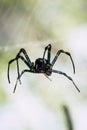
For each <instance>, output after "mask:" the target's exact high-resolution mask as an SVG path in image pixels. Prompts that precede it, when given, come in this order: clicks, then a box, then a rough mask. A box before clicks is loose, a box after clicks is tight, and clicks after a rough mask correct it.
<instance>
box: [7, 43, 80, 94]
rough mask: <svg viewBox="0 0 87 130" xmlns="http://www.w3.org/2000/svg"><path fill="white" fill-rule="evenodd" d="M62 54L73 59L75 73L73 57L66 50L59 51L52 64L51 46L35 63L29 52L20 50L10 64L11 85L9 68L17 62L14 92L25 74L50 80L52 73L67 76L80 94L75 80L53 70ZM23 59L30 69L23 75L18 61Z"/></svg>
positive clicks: (47, 47)
mask: <svg viewBox="0 0 87 130" xmlns="http://www.w3.org/2000/svg"><path fill="white" fill-rule="evenodd" d="M46 51H47V58H45V54H46ZM21 53H23V54H24V56H22V55H21ZM61 53H64V54H66V55H68V56H69V57H70V59H71V62H72V65H73V71H74V73H75V65H74V62H73V59H72V57H71V54H70V53H69V52H65V51H64V50H58V51H57V53H56V55H55V57H54V59H53V60H52V62H50V59H51V44H49V45H48V46H46V47H45V50H44V54H43V57H42V58H38V59H36V60H35V63H34V62H31V60H30V58H29V56H28V54H27V52H26V51H25V49H24V48H22V49H20V51H19V53H18V54H17V55H16V57H15V58H14V59H12V60H10V61H9V63H8V72H7V74H8V81H9V83H10V77H9V68H10V64H11V63H12V62H14V61H16V62H17V72H18V77H17V81H16V84H15V87H14V91H13V92H15V90H16V86H17V83H18V81H19V82H20V83H21V81H20V78H21V76H22V75H23V74H24V73H25V72H32V73H43V74H44V75H45V76H46V77H47V78H49V76H51V74H52V72H54V73H57V74H61V75H64V76H66V77H67V78H68V79H69V80H71V81H72V83H73V84H74V86H75V87H76V89H77V90H78V92H80V90H79V89H78V87H77V86H76V84H75V83H74V81H73V79H72V78H71V77H70V76H68V75H67V74H66V73H64V72H61V71H58V70H54V69H52V68H53V66H54V64H55V62H56V60H57V58H58V57H59V55H60V54H61ZM19 59H21V60H22V61H23V62H24V63H25V64H26V65H27V66H28V68H29V69H25V70H23V71H22V72H21V73H20V72H19V64H18V60H19Z"/></svg>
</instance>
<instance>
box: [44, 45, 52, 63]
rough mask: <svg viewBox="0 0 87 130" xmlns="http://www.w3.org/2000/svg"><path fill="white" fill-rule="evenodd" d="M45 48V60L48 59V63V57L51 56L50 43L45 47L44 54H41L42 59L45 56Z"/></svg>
mask: <svg viewBox="0 0 87 130" xmlns="http://www.w3.org/2000/svg"><path fill="white" fill-rule="evenodd" d="M47 50H48V53H47V61H48V63H50V58H51V44H49V45H48V46H46V47H45V50H44V54H43V59H44V57H45V54H46V51H47Z"/></svg>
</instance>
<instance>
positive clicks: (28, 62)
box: [7, 48, 32, 83]
mask: <svg viewBox="0 0 87 130" xmlns="http://www.w3.org/2000/svg"><path fill="white" fill-rule="evenodd" d="M21 53H23V54H24V56H25V58H26V59H25V58H24V57H23V56H21V55H20V54H21ZM18 59H21V60H22V61H23V62H24V63H25V64H26V65H27V66H28V67H29V68H31V66H32V63H31V61H30V59H29V57H28V55H27V53H26V51H25V50H24V49H23V48H22V49H20V51H19V53H18V54H17V56H16V58H14V59H12V60H10V61H9V63H8V72H7V75H8V81H9V83H10V77H9V69H10V64H11V63H12V62H14V61H16V62H17V73H18V77H20V76H19V75H20V73H19V63H18ZM19 82H20V83H21V81H20V78H19Z"/></svg>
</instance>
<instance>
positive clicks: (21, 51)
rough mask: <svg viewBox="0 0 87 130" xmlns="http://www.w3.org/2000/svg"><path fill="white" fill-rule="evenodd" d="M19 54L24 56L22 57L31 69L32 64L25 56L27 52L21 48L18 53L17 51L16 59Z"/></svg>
mask: <svg viewBox="0 0 87 130" xmlns="http://www.w3.org/2000/svg"><path fill="white" fill-rule="evenodd" d="M21 53H23V54H24V56H25V58H26V60H27V63H28V66H29V67H30V68H31V66H32V63H31V61H30V58H29V56H28V54H27V52H26V51H25V49H24V48H21V49H20V51H19V53H18V54H17V56H16V57H19V56H20V54H21Z"/></svg>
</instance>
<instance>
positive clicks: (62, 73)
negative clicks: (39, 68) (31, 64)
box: [52, 70, 80, 92]
mask: <svg viewBox="0 0 87 130" xmlns="http://www.w3.org/2000/svg"><path fill="white" fill-rule="evenodd" d="M52 72H54V73H57V74H61V75H64V76H65V77H67V78H68V79H69V80H71V81H72V83H73V84H74V86H75V88H76V89H77V91H78V92H80V90H79V88H78V87H77V86H76V84H75V83H74V81H73V79H72V78H71V77H70V76H68V75H67V74H66V73H64V72H62V71H58V70H52Z"/></svg>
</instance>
